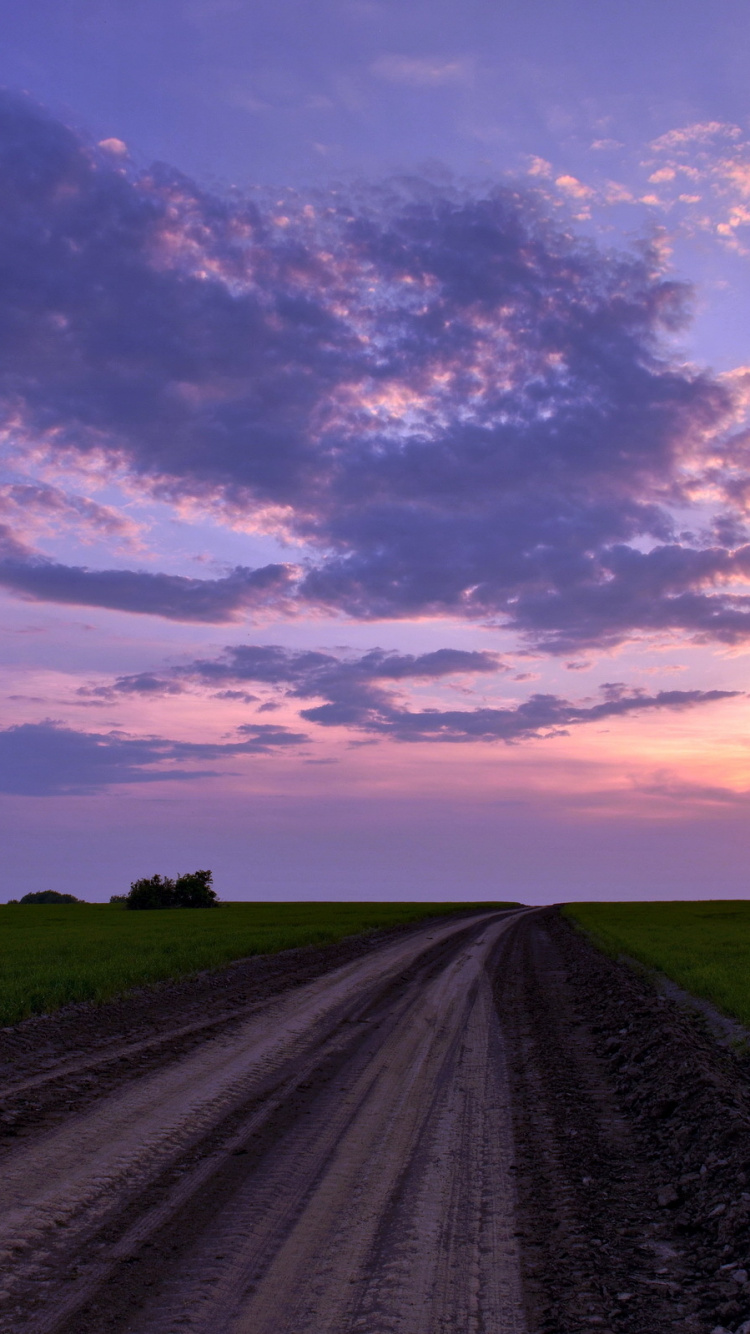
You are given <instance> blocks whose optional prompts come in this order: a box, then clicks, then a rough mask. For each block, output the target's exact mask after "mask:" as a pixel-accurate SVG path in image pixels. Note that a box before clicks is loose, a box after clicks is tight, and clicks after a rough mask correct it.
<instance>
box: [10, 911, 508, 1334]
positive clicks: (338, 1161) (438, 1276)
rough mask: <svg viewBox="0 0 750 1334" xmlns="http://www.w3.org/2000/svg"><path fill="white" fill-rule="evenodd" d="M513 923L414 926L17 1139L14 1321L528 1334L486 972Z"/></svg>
mask: <svg viewBox="0 0 750 1334" xmlns="http://www.w3.org/2000/svg"><path fill="white" fill-rule="evenodd" d="M518 916H519V915H518V914H500V915H498V914H495V915H487V914H485V915H482V916H478V917H476V918H471V919H467V918H464V919H460V920H453V921H452V922H451V923H449V924H445V923H444V922H442V923H438V924H432V925H430V926H428V927H426V928H423V929H422V930H419V931H416V932H412V933H410V934H408V935H406V936H404V937H403V938H402V939H399V940H397V941H394V942H392V943H390V944H387V945H385V946H383V947H382V948H381V949H379V950H375V951H373V952H372V953H371V954H370V955H369V956H367V957H365V958H362V959H359V960H355V961H353V962H350V963H348V964H345V965H344V966H343V967H339V968H337V969H335V970H334V971H332V972H329V973H327V974H324V975H323V976H321V977H319V978H317V979H316V980H314V981H311V982H309V983H307V984H306V985H303V986H301V987H297V988H295V989H294V990H293V991H291V992H287V993H285V994H283V995H282V996H280V997H278V998H276V999H272V1000H271V1001H270V1002H269V1003H267V1004H265V1005H263V1004H261V1005H258V1004H256V1005H255V1007H254V1010H253V1011H252V1012H251V1013H250V1014H249V1016H248V1017H246V1019H245V1020H244V1021H242V1022H240V1023H235V1024H234V1025H233V1026H232V1027H231V1029H229V1030H225V1031H219V1032H218V1033H216V1034H214V1035H213V1036H211V1035H209V1036H208V1037H207V1038H206V1039H205V1040H203V1041H202V1042H200V1043H199V1044H198V1045H197V1046H195V1047H194V1048H193V1049H192V1050H189V1051H188V1052H186V1053H185V1052H182V1054H180V1055H178V1057H177V1058H176V1059H171V1060H170V1059H168V1056H169V1051H168V1047H167V1048H165V1047H164V1044H163V1039H162V1046H161V1048H160V1050H161V1052H162V1066H161V1068H159V1069H156V1070H153V1069H152V1070H149V1071H148V1072H146V1073H144V1074H142V1075H140V1076H139V1077H138V1076H136V1077H134V1078H130V1079H128V1080H127V1081H126V1082H125V1083H124V1084H123V1085H122V1086H121V1087H116V1088H114V1089H113V1090H111V1091H110V1092H108V1093H107V1094H106V1096H104V1097H102V1098H99V1099H98V1100H95V1101H94V1103H93V1104H92V1105H90V1106H89V1107H88V1109H87V1110H84V1111H83V1112H80V1111H79V1112H72V1113H71V1115H70V1117H68V1118H66V1117H63V1119H62V1121H61V1122H60V1124H58V1125H57V1127H55V1128H49V1126H48V1127H47V1128H46V1129H42V1131H41V1132H40V1133H39V1134H37V1135H34V1134H33V1133H30V1134H28V1135H27V1136H24V1137H22V1138H21V1139H20V1140H17V1141H16V1142H15V1143H14V1142H11V1147H10V1149H9V1151H8V1153H7V1156H6V1157H5V1159H4V1161H3V1165H2V1185H1V1187H0V1194H1V1196H2V1203H3V1211H2V1219H1V1220H0V1253H1V1254H2V1258H3V1262H4V1263H3V1270H4V1279H3V1288H2V1292H1V1293H0V1297H1V1298H2V1305H1V1306H0V1330H2V1331H8V1334H17V1331H20V1330H23V1331H33V1334H62V1332H63V1331H65V1332H66V1334H73V1331H75V1334H84V1332H86V1331H100V1330H122V1331H128V1334H167V1331H169V1332H170V1334H171V1332H172V1331H174V1332H175V1334H177V1331H180V1332H181V1331H190V1332H191V1334H192V1332H194V1334H204V1332H207V1331H211V1334H272V1332H273V1334H308V1332H309V1334H349V1331H351V1334H355V1332H358V1331H362V1334H385V1331H391V1330H392V1331H394V1332H395V1331H398V1334H441V1332H443V1331H444V1332H445V1334H447V1332H448V1331H456V1330H461V1331H467V1332H468V1331H473V1330H476V1331H477V1332H478V1334H479V1331H481V1332H482V1334H524V1332H525V1330H526V1320H525V1316H524V1312H523V1298H522V1293H521V1283H520V1268H519V1256H518V1250H517V1239H516V1237H515V1236H514V1233H515V1232H516V1230H517V1228H516V1219H515V1213H514V1187H513V1181H512V1175H511V1170H510V1169H511V1166H512V1160H513V1146H512V1133H511V1116H510V1109H509V1095H508V1086H507V1079H506V1073H505V1057H504V1051H503V1046H502V1036H501V1030H500V1025H499V1023H498V1019H497V1014H496V1011H495V1008H494V1004H493V995H492V985H491V976H492V972H493V968H492V961H493V959H494V958H495V956H497V954H498V951H500V950H502V946H503V941H504V938H505V937H506V936H507V934H508V932H509V931H512V929H513V927H514V925H515V924H516V922H517V920H518ZM184 1027H185V1026H184V1025H183V1028H184ZM126 1045H127V1044H126ZM129 1045H130V1046H131V1047H132V1046H133V1044H132V1043H131V1044H129ZM116 1054H117V1053H116V1052H112V1051H110V1052H109V1053H107V1055H108V1057H109V1058H110V1059H111V1058H113V1057H114V1056H116ZM98 1059H99V1060H101V1053H99V1054H98ZM63 1065H64V1067H65V1068H64V1070H63ZM92 1069H94V1072H95V1066H94V1067H92V1066H91V1065H89V1066H87V1062H86V1059H85V1058H84V1057H80V1056H79V1057H78V1058H77V1060H70V1059H68V1061H67V1063H66V1062H63V1063H62V1064H60V1063H58V1065H57V1066H56V1065H55V1064H54V1062H53V1063H52V1065H51V1067H50V1068H49V1069H47V1070H45V1071H42V1072H41V1073H40V1072H37V1073H36V1074H35V1075H33V1076H28V1075H27V1076H26V1078H25V1079H23V1078H22V1079H21V1080H19V1081H16V1086H15V1088H14V1087H13V1086H12V1085H8V1087H7V1088H6V1090H5V1094H6V1096H12V1095H14V1094H15V1096H17V1097H18V1096H22V1095H23V1094H24V1093H26V1094H28V1095H30V1094H32V1093H33V1094H34V1095H36V1094H38V1093H39V1091H40V1089H41V1090H42V1091H43V1088H44V1086H45V1084H48V1083H54V1081H55V1079H57V1080H58V1082H59V1078H60V1076H61V1073H62V1074H65V1075H66V1076H67V1077H68V1079H70V1078H78V1079H81V1080H83V1081H84V1082H86V1080H87V1077H88V1080H89V1082H91V1079H92V1076H91V1070H92ZM87 1070H88V1076H87ZM93 1082H94V1083H95V1082H96V1081H95V1079H94V1081H93Z"/></svg>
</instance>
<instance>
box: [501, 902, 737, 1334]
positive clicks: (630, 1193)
mask: <svg viewBox="0 0 750 1334" xmlns="http://www.w3.org/2000/svg"><path fill="white" fill-rule="evenodd" d="M524 925H525V929H524V930H519V932H517V933H516V935H515V937H514V939H513V941H512V944H511V947H510V953H509V956H508V957H507V958H506V959H505V960H504V965H503V968H502V970H501V971H499V972H498V975H497V977H496V984H495V985H496V997H497V1003H498V1007H499V1011H500V1014H501V1019H502V1022H503V1026H504V1029H505V1033H506V1040H507V1047H508V1052H509V1068H510V1073H511V1091H512V1105H513V1108H514V1128H515V1139H516V1167H517V1171H516V1173H515V1177H516V1182H517V1192H518V1206H517V1207H518V1213H519V1229H520V1230H521V1231H522V1232H523V1234H524V1235H523V1245H522V1263H523V1268H524V1286H525V1291H526V1298H527V1303H528V1309H529V1329H530V1330H531V1331H533V1332H534V1334H537V1332H538V1334H548V1332H549V1334H553V1331H554V1334H581V1331H582V1330H585V1329H588V1328H591V1329H592V1330H599V1331H601V1334H607V1332H608V1331H612V1332H613V1334H617V1332H619V1331H622V1334H626V1332H627V1334H661V1331H665V1330H675V1331H677V1330H679V1331H681V1334H682V1332H684V1334H711V1332H712V1331H717V1334H718V1331H721V1330H725V1329H726V1330H730V1331H735V1330H737V1329H739V1328H740V1327H742V1328H743V1334H744V1322H745V1321H747V1320H750V1283H748V1276H749V1275H750V1062H748V1058H747V1056H746V1055H743V1054H742V1053H741V1052H739V1053H733V1052H732V1051H731V1050H727V1049H726V1048H725V1047H723V1046H720V1045H719V1043H718V1042H717V1041H716V1040H715V1039H714V1037H713V1036H712V1035H711V1033H710V1031H709V1029H708V1027H707V1025H706V1024H705V1023H703V1022H702V1021H701V1019H700V1018H699V1017H698V1016H697V1015H696V1014H695V1012H694V1011H690V1010H687V1009H686V1008H682V1007H680V1006H679V1005H678V1004H676V1003H675V1002H674V1001H672V1000H670V999H669V998H667V997H665V996H663V995H661V994H659V993H658V991H657V988H656V984H655V982H653V981H652V980H651V979H649V977H648V976H647V975H645V974H644V973H643V972H641V971H638V970H636V969H635V968H634V967H633V966H630V965H628V964H627V963H625V962H617V961H615V960H613V959H610V958H607V957H606V956H604V955H603V954H601V953H600V952H599V951H598V950H597V949H595V948H594V947H593V946H592V945H591V944H590V943H589V941H588V940H587V939H586V938H585V937H584V936H583V935H582V934H581V933H580V932H579V931H577V930H576V929H575V928H574V927H573V926H571V925H570V924H569V923H568V921H567V920H566V919H564V918H563V917H562V916H561V915H560V914H559V913H558V912H556V911H555V910H550V911H548V912H546V913H542V914H539V915H537V916H536V917H535V918H533V919H528V920H527V922H526V923H525V924H524ZM748 1329H749V1330H750V1325H749V1326H748Z"/></svg>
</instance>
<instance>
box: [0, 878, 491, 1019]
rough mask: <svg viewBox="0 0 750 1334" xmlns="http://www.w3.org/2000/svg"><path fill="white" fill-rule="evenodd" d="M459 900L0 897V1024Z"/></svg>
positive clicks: (450, 907)
mask: <svg viewBox="0 0 750 1334" xmlns="http://www.w3.org/2000/svg"><path fill="white" fill-rule="evenodd" d="M496 906H497V907H499V908H504V907H515V906H516V905H515V904H497V905H495V904H486V903H481V904H476V905H475V904H470V903H469V904H467V903H226V904H222V905H221V907H219V908H213V909H202V908H189V909H185V908H183V909H179V908H175V909H172V908H168V909H163V910H160V911H154V912H127V911H124V910H123V909H121V908H115V907H110V905H109V904H107V905H101V906H100V905H89V904H70V905H66V906H57V905H54V904H43V905H41V904H40V905H33V906H32V905H29V906H28V907H22V906H16V905H13V906H10V907H4V906H3V907H0V1026H2V1025H5V1024H13V1023H17V1022H18V1020H19V1019H23V1018H25V1017H26V1016H28V1015H31V1014H47V1013H49V1011H50V1010H56V1009H58V1008H59V1007H60V1006H61V1005H67V1004H68V1003H69V1002H70V1001H83V1000H94V1001H99V1000H106V999H107V998H108V997H110V996H116V995H119V994H121V993H122V992H124V991H128V990H130V989H131V988H132V987H138V986H143V985H144V984H145V983H148V982H158V981H161V980H162V979H164V978H168V977H181V976H184V975H186V974H189V973H197V972H200V971H201V970H202V969H204V968H216V967H219V966H220V965H221V964H224V963H229V962H231V960H233V959H241V958H244V957H245V956H246V955H249V954H274V953H276V952H277V951H278V950H286V949H292V948H294V947H296V946H300V945H322V944H326V943H328V942H330V941H335V940H341V939H342V937H344V936H351V935H358V934H360V933H361V932H365V931H372V930H375V929H377V928H378V927H391V926H399V925H401V924H402V923H408V922H414V921H418V920H419V919H420V918H422V917H434V916H438V915H443V914H447V913H455V912H459V911H466V909H467V908H472V907H477V908H488V907H496Z"/></svg>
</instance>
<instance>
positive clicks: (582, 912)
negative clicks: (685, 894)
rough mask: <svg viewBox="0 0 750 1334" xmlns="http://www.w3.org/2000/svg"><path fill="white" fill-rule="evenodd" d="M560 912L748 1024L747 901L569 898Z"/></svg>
mask: <svg viewBox="0 0 750 1334" xmlns="http://www.w3.org/2000/svg"><path fill="white" fill-rule="evenodd" d="M563 911H564V913H565V915H566V916H567V917H569V918H571V919H572V920H573V921H574V922H577V923H578V925H579V926H582V927H583V928H584V930H585V931H587V932H588V933H589V935H590V936H591V937H592V939H593V940H594V941H596V943H597V944H598V945H600V946H601V948H602V949H604V950H606V952H607V953H608V954H613V955H615V956H617V955H620V954H626V955H628V956H629V957H630V958H632V959H637V960H638V961H639V962H640V963H642V964H645V965H646V966H647V967H649V968H655V969H657V970H658V971H659V972H660V973H664V974H665V975H666V976H667V977H670V978H671V979H672V981H673V982H676V983H677V984H678V986H680V987H683V988H684V990H685V991H689V992H690V993H691V994H692V995H694V996H702V997H703V998H704V999H705V1000H709V1001H712V1002H713V1004H714V1005H716V1006H718V1008H719V1009H721V1010H723V1011H725V1013H727V1014H730V1015H733V1016H734V1017H735V1018H736V1019H739V1020H741V1022H742V1023H745V1024H750V902H748V901H746V900H744V899H741V900H737V899H725V900H722V899H712V900H708V901H706V900H704V901H702V902H698V903H569V904H567V905H566V907H565V908H564V909H563Z"/></svg>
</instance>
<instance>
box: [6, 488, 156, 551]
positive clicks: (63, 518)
mask: <svg viewBox="0 0 750 1334" xmlns="http://www.w3.org/2000/svg"><path fill="white" fill-rule="evenodd" d="M0 514H2V515H6V516H7V517H8V518H10V519H12V520H13V521H15V523H16V524H18V522H19V521H20V522H22V523H23V525H24V527H25V529H26V530H28V529H29V528H33V529H34V530H39V529H42V530H45V531H50V532H55V531H57V530H58V528H59V525H60V523H61V522H62V523H64V524H66V525H71V526H74V527H75V531H76V536H77V537H78V538H79V539H80V538H83V539H84V540H86V538H87V537H91V536H97V537H101V536H106V537H115V538H118V537H119V538H126V539H130V538H133V537H134V536H135V535H136V534H137V532H138V525H137V524H135V523H134V522H133V521H132V519H128V518H126V517H125V516H124V515H122V514H119V513H118V512H117V510H115V509H113V508H112V507H111V506H110V505H98V504H97V503H96V501H94V500H90V499H89V498H88V497H87V496H80V495H71V494H70V493H69V492H67V491H64V490H62V489H61V488H60V487H57V486H50V485H49V484H48V483H45V482H36V481H34V482H7V483H5V484H3V485H0Z"/></svg>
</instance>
